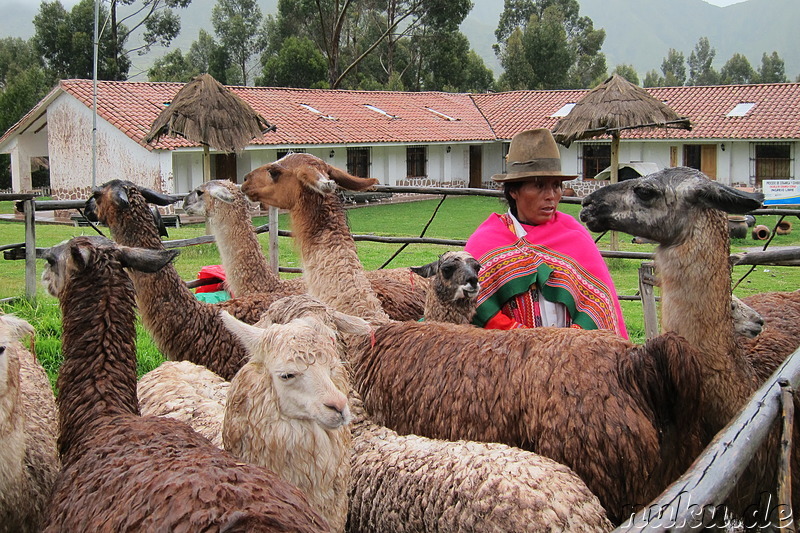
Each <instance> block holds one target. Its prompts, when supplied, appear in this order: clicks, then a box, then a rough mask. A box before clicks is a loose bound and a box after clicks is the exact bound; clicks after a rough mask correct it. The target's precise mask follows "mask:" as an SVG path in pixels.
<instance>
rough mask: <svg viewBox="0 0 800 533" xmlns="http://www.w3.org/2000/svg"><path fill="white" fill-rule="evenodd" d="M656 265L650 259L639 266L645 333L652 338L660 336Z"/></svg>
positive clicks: (648, 337)
mask: <svg viewBox="0 0 800 533" xmlns="http://www.w3.org/2000/svg"><path fill="white" fill-rule="evenodd" d="M655 279H656V276H655V266H654V264H653V263H652V262H650V261H648V262H645V263H642V266H640V267H639V294H640V295H641V297H642V312H643V313H644V333H645V337H646V338H647V339H648V340H650V339H652V338H654V337H656V336H658V310H657V309H656V296H655V290H653V286H654V285H655Z"/></svg>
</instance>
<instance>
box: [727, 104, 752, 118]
mask: <svg viewBox="0 0 800 533" xmlns="http://www.w3.org/2000/svg"><path fill="white" fill-rule="evenodd" d="M755 105H756V104H754V103H753V102H741V103H739V104H736V106H735V107H734V108H733V109H731V110H730V112H729V113H728V114H727V115H725V116H726V117H743V116H745V115H746V114H747V112H748V111H750V110H751V109H753V107H755Z"/></svg>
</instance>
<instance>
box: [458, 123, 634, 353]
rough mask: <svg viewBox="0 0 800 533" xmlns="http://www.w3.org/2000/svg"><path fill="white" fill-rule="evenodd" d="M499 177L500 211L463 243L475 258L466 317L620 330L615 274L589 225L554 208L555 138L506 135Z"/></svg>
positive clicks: (482, 322) (489, 324)
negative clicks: (473, 307) (474, 288)
mask: <svg viewBox="0 0 800 533" xmlns="http://www.w3.org/2000/svg"><path fill="white" fill-rule="evenodd" d="M507 159H508V161H509V163H508V173H507V174H499V175H495V176H492V179H493V180H494V181H496V182H498V183H501V184H502V185H503V193H504V195H505V198H506V200H507V201H508V204H509V210H508V212H507V213H504V214H502V215H498V214H496V213H494V214H492V215H490V216H489V218H488V219H486V221H484V222H483V223H482V224H481V225H480V226H478V229H476V230H475V232H474V233H473V234H472V235H471V236H470V238H469V239H468V240H467V244H466V247H465V250H466V251H468V252H470V253H471V254H472V255H473V256H474V257H475V258H476V259H478V261H480V263H481V274H480V284H481V291H480V293H479V294H478V311H477V313H476V315H475V319H474V320H473V323H475V324H476V325H478V326H482V327H485V328H492V329H514V328H533V327H541V326H555V327H578V328H583V329H610V330H613V331H616V332H617V333H618V334H620V335H622V336H624V337H626V338H627V336H628V334H627V331H626V329H625V323H624V321H623V318H622V310H621V309H620V306H619V300H618V298H617V293H616V290H615V289H614V282H613V280H612V279H611V275H610V274H609V272H608V267H607V266H606V264H605V261H604V260H603V258H602V256H601V255H600V252H599V251H598V249H597V247H596V246H595V244H594V241H593V239H592V237H591V235H590V234H589V232H588V231H587V230H586V228H584V227H583V226H582V225H581V224H580V223H578V222H577V221H576V220H575V219H574V218H573V217H571V216H569V215H567V214H564V213H561V212H559V211H557V206H558V202H559V201H560V200H561V194H562V182H563V181H564V180H570V179H574V178H576V177H577V176H570V175H565V174H562V173H561V159H560V155H559V152H558V146H556V142H555V140H554V139H553V136H552V134H551V133H550V131H549V130H547V129H536V130H529V131H524V132H522V133H519V134H517V135H515V136H514V138H513V139H511V146H510V148H509V151H508V156H507Z"/></svg>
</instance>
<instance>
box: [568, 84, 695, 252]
mask: <svg viewBox="0 0 800 533" xmlns="http://www.w3.org/2000/svg"><path fill="white" fill-rule="evenodd" d="M656 127H661V128H675V129H684V130H690V129H692V125H691V122H690V121H689V119H688V118H686V117H681V116H678V114H677V113H675V111H673V110H672V109H671V108H670V107H669V106H668V105H667V104H665V103H664V102H661V101H660V100H658V99H656V98H653V97H652V96H650V93H648V92H647V91H646V90H644V89H642V88H641V87H639V86H637V85H634V84H633V83H631V82H629V81H628V80H626V79H625V78H623V77H622V76H619V75H617V74H612V75H611V77H610V78H608V79H607V80H606V81H604V82H603V83H601V84H600V85H598V86H597V87H595V88H594V89H592V90H591V91H589V92H588V93H586V95H585V96H584V97H583V98H581V99H580V100H578V101H577V102H576V103H575V107H573V108H572V110H571V111H570V112H569V114H568V115H567V116H565V117H564V118H562V119H561V120H559V121H558V122H557V123H556V125H555V127H554V128H553V137H554V138H555V140H556V142H558V143H560V144H563V145H564V146H567V147H568V146H569V145H570V144H572V141H576V140H580V139H590V138H592V137H598V136H600V135H611V183H616V182H617V181H618V180H619V178H618V176H619V135H620V132H621V131H622V130H628V129H635V128H656ZM611 241H612V242H611V248H612V249H614V250H616V249H617V245H616V234H615V233H614V232H612V238H611Z"/></svg>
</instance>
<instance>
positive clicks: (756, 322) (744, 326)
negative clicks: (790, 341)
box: [731, 296, 794, 380]
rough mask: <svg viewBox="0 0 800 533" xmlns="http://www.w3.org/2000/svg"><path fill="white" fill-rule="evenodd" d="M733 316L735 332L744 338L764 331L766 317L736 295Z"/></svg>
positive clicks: (733, 303)
mask: <svg viewBox="0 0 800 533" xmlns="http://www.w3.org/2000/svg"><path fill="white" fill-rule="evenodd" d="M731 318H732V319H733V329H734V332H735V333H736V335H737V336H739V337H741V338H742V339H755V338H756V337H758V336H759V335H761V332H762V331H764V317H763V316H762V315H761V313H759V312H758V311H756V310H755V309H753V308H752V307H750V306H749V305H747V304H746V303H745V302H744V301H743V300H741V299H740V298H738V297H736V296H731ZM742 342H745V341H742ZM792 351H794V350H792ZM789 353H791V352H787V355H788V354H789ZM775 368H777V364H776V365H775ZM764 380H766V378H764Z"/></svg>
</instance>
